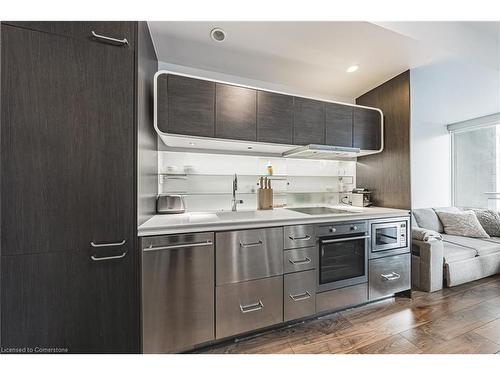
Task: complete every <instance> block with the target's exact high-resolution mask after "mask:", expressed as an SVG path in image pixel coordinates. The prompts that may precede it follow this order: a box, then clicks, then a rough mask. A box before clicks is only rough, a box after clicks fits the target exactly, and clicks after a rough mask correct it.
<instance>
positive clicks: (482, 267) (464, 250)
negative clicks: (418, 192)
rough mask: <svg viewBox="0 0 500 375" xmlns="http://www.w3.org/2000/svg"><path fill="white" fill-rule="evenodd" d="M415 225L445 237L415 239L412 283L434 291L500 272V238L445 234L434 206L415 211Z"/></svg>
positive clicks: (425, 289) (422, 288)
mask: <svg viewBox="0 0 500 375" xmlns="http://www.w3.org/2000/svg"><path fill="white" fill-rule="evenodd" d="M441 209H442V208H441ZM412 226H413V227H415V226H418V227H421V228H425V229H430V230H433V231H436V232H439V233H441V235H442V237H443V238H442V240H439V239H431V240H429V241H418V240H415V239H413V240H412V284H413V286H414V287H417V288H418V289H421V290H424V291H428V292H433V291H436V290H439V289H442V288H443V285H446V286H455V285H459V284H463V283H466V282H469V281H472V280H477V279H480V278H483V277H487V276H491V275H494V274H496V273H500V237H490V238H484V239H478V238H470V237H461V236H453V235H448V234H445V233H444V230H443V225H442V224H441V222H440V220H439V217H438V215H437V214H436V212H435V211H434V209H433V208H420V209H415V210H413V217H412Z"/></svg>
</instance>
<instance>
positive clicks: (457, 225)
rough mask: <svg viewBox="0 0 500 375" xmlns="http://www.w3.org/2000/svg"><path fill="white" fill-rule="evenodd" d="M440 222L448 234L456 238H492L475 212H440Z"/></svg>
mask: <svg viewBox="0 0 500 375" xmlns="http://www.w3.org/2000/svg"><path fill="white" fill-rule="evenodd" d="M437 214H438V216H439V220H441V223H443V227H444V232H445V233H446V234H454V235H456V236H464V237H474V238H490V236H489V235H488V233H486V231H485V230H484V229H483V227H482V226H481V224H480V223H479V220H477V217H476V214H474V211H460V212H445V211H438V212H437Z"/></svg>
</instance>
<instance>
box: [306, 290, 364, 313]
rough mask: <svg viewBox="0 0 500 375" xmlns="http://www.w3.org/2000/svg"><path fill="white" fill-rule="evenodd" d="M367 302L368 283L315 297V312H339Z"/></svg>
mask: <svg viewBox="0 0 500 375" xmlns="http://www.w3.org/2000/svg"><path fill="white" fill-rule="evenodd" d="M367 301H368V283H363V284H358V285H353V286H348V287H345V288H341V289H334V290H330V291H328V292H323V293H318V294H317V295H316V312H318V313H319V312H322V311H331V310H340V309H344V308H346V307H350V306H354V305H359V304H362V303H365V302H367Z"/></svg>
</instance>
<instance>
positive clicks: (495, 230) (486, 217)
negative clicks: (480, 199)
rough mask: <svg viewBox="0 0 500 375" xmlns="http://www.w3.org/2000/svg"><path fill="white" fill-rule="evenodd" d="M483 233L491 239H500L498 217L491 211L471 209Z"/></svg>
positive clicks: (499, 218) (499, 221)
mask: <svg viewBox="0 0 500 375" xmlns="http://www.w3.org/2000/svg"><path fill="white" fill-rule="evenodd" d="M472 211H474V213H475V214H476V217H477V220H479V223H480V224H481V226H482V227H483V229H484V231H485V232H486V233H488V234H489V235H490V236H492V237H500V215H499V214H498V212H496V211H493V210H478V209H473V210H472Z"/></svg>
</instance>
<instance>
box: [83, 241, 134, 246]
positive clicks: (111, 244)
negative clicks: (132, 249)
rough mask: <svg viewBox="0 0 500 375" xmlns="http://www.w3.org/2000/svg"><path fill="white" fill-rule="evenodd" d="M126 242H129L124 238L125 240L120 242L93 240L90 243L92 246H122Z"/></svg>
mask: <svg viewBox="0 0 500 375" xmlns="http://www.w3.org/2000/svg"><path fill="white" fill-rule="evenodd" d="M125 242H127V240H123V241H120V242H106V243H95V242H94V241H92V242H91V243H90V246H92V247H112V246H121V245H125Z"/></svg>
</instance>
